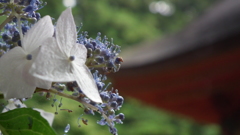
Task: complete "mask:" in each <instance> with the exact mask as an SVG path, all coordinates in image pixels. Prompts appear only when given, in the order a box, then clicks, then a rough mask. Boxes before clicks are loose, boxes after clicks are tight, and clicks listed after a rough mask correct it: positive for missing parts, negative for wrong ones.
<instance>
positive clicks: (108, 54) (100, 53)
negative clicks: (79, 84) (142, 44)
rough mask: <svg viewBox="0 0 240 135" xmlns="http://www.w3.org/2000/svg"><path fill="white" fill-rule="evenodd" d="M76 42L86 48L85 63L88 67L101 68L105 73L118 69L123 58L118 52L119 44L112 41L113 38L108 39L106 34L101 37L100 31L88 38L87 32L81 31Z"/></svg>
mask: <svg viewBox="0 0 240 135" xmlns="http://www.w3.org/2000/svg"><path fill="white" fill-rule="evenodd" d="M78 43H80V44H83V45H85V47H86V48H87V49H88V54H87V55H88V56H87V57H88V60H87V63H86V64H87V66H88V67H94V68H102V69H103V71H104V72H107V73H110V72H117V71H118V70H119V69H120V67H121V63H122V62H123V60H122V58H121V57H118V54H119V53H120V51H121V50H120V46H118V45H115V44H114V43H113V39H111V41H108V38H107V37H106V36H104V37H103V39H102V38H101V33H100V32H99V33H98V34H97V37H96V38H95V39H93V38H88V33H87V32H82V33H81V34H79V36H78Z"/></svg>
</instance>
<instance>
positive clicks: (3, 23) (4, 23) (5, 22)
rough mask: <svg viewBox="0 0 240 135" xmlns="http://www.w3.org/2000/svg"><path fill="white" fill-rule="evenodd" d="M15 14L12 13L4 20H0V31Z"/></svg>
mask: <svg viewBox="0 0 240 135" xmlns="http://www.w3.org/2000/svg"><path fill="white" fill-rule="evenodd" d="M14 17H15V16H14V15H13V14H11V15H10V16H9V17H8V18H6V20H4V21H3V22H2V24H0V31H1V30H2V28H3V27H4V26H5V25H6V24H7V23H8V22H10V21H12V19H13V18H14Z"/></svg>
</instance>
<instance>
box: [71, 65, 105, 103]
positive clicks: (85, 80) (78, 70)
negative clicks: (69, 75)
mask: <svg viewBox="0 0 240 135" xmlns="http://www.w3.org/2000/svg"><path fill="white" fill-rule="evenodd" d="M73 67H74V74H75V76H76V82H77V83H78V86H79V87H80V88H81V90H82V92H83V93H84V94H85V95H86V96H87V97H88V98H89V99H91V100H92V101H94V102H97V103H102V99H101V97H100V95H99V92H98V89H97V85H96V82H95V80H94V79H93V76H92V74H91V72H90V71H89V69H88V67H87V66H86V65H83V66H81V67H80V66H77V65H75V64H74V63H73Z"/></svg>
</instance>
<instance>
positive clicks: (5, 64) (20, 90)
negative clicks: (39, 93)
mask: <svg viewBox="0 0 240 135" xmlns="http://www.w3.org/2000/svg"><path fill="white" fill-rule="evenodd" d="M27 63H28V61H27V60H26V53H25V52H24V51H23V50H22V48H21V47H15V48H13V49H12V50H10V51H9V52H7V53H6V54H4V55H3V56H2V57H1V58H0V69H1V70H0V91H1V92H3V94H4V98H5V99H9V98H27V97H32V94H33V92H34V90H35V88H36V86H34V85H30V84H28V83H27V82H26V81H25V80H24V78H23V70H24V67H25V65H26V64H27ZM26 77H29V78H32V76H27V75H26Z"/></svg>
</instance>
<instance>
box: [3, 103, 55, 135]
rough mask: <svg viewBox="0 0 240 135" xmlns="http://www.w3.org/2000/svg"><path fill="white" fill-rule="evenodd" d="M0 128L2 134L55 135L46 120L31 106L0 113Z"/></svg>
mask: <svg viewBox="0 0 240 135" xmlns="http://www.w3.org/2000/svg"><path fill="white" fill-rule="evenodd" d="M0 130H1V131H2V133H3V134H4V135H56V133H55V131H54V130H53V129H52V128H51V127H50V125H49V123H48V122H47V120H45V119H44V118H43V117H42V116H41V115H40V113H39V112H38V111H35V110H33V109H31V108H19V109H14V110H10V111H8V112H6V113H2V114H0Z"/></svg>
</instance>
